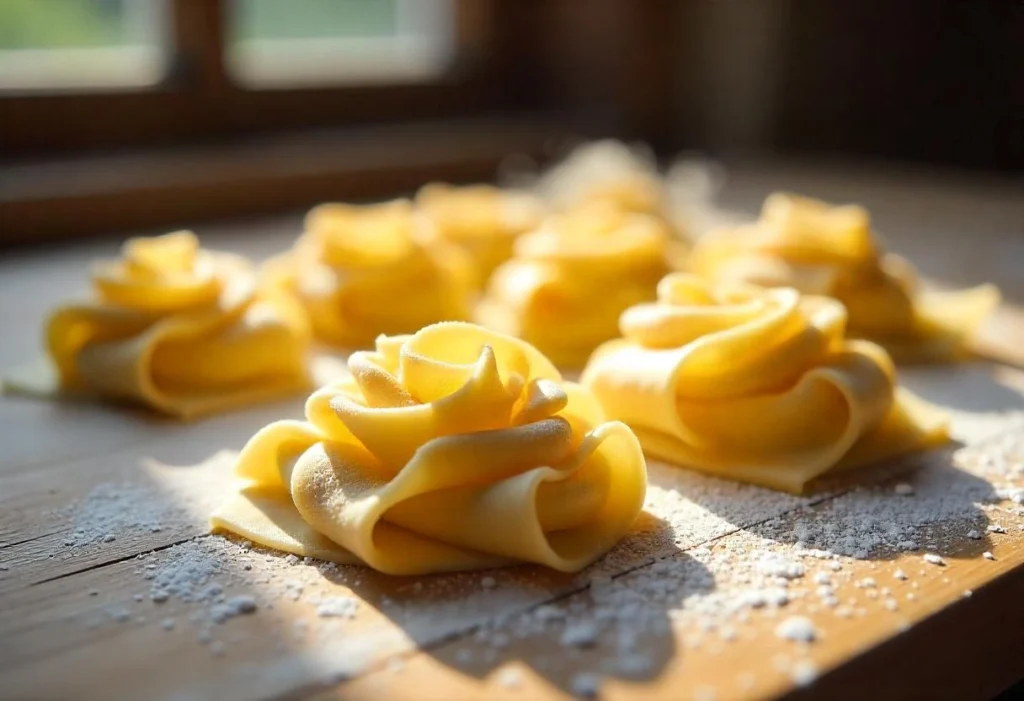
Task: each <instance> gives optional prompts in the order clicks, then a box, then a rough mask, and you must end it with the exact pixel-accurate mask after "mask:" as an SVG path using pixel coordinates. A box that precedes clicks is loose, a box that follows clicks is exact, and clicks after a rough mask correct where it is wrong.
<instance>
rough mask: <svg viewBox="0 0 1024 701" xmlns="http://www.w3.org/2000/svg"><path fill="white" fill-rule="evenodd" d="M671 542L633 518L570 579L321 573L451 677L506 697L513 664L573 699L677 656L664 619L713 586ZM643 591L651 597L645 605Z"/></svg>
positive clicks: (536, 572) (513, 679) (659, 525)
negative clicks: (621, 535)
mask: <svg viewBox="0 0 1024 701" xmlns="http://www.w3.org/2000/svg"><path fill="white" fill-rule="evenodd" d="M671 542H672V533H671V529H670V527H669V525H668V524H667V523H666V522H665V521H662V520H660V519H658V518H656V517H654V516H651V515H650V514H648V513H644V514H643V515H642V516H641V518H640V519H639V521H638V524H637V528H635V529H634V532H633V533H632V534H631V535H630V536H627V538H626V539H625V540H624V541H623V542H622V543H620V544H619V545H618V546H617V547H616V548H615V549H613V550H612V552H610V553H609V554H608V555H607V556H606V557H605V558H604V559H602V560H601V561H599V562H597V563H595V564H594V565H592V566H591V567H590V568H588V569H587V570H585V571H584V572H581V573H579V574H577V575H570V574H562V573H557V572H553V571H551V570H547V569H544V568H539V567H532V566H523V567H516V568H508V569H502V570H491V571H486V572H479V573H462V574H453V575H436V576H431V577H388V576H386V575H380V574H377V573H374V572H370V571H367V572H366V574H365V576H363V577H362V578H361V583H354V582H353V581H352V580H351V576H350V574H348V573H347V572H340V571H339V574H338V576H337V577H336V578H335V577H332V576H331V575H330V574H328V575H326V576H327V577H328V578H329V579H332V580H334V579H337V581H338V583H340V584H344V585H345V586H347V587H349V588H350V589H352V591H353V592H354V593H355V594H356V595H357V596H359V597H360V598H361V599H362V600H363V601H364V602H366V603H367V604H369V605H371V606H374V607H376V608H378V609H379V610H380V611H381V612H382V613H384V614H385V615H386V616H387V617H388V619H389V621H390V622H391V623H394V624H395V625H396V626H398V627H400V628H401V629H402V632H403V633H404V634H405V635H407V636H408V637H409V638H411V639H412V640H413V641H414V642H415V644H416V647H417V649H418V650H419V651H421V652H422V653H425V654H427V655H430V656H431V657H432V658H433V659H434V660H436V661H437V662H440V663H442V664H444V665H445V666H447V667H450V668H451V669H453V670H455V671H457V672H458V673H460V674H464V675H467V676H470V677H473V678H476V679H485V678H487V677H490V676H491V675H492V674H497V675H498V676H497V677H496V679H495V680H492V682H493V683H495V684H497V685H498V686H500V687H507V688H509V689H510V690H511V689H512V688H514V687H515V686H517V685H518V683H519V682H520V679H519V678H518V674H519V673H518V672H514V671H510V668H508V667H507V665H509V664H510V663H514V664H515V666H516V667H518V668H521V667H523V666H525V667H528V668H529V669H531V670H532V671H533V673H535V674H536V675H538V676H540V677H542V678H544V679H545V680H546V681H547V682H548V683H550V684H552V685H553V686H555V687H557V688H559V689H561V690H562V691H564V692H566V693H577V692H579V691H580V685H586V684H587V683H588V681H589V680H590V679H595V678H602V679H606V678H619V679H625V680H632V681H637V682H642V681H650V680H653V679H656V678H657V677H658V676H659V675H660V674H661V673H662V671H663V670H664V668H665V666H666V664H667V663H668V661H669V660H671V659H672V658H673V657H677V656H678V655H679V654H680V650H679V649H678V648H677V647H676V645H675V642H674V638H673V634H672V626H671V620H670V618H669V611H670V610H671V609H672V608H674V607H677V606H678V605H679V604H680V603H681V602H682V600H683V599H685V598H686V597H688V596H692V595H697V594H701V593H704V592H707V591H710V590H711V589H712V588H713V587H714V579H713V577H712V576H711V574H710V573H709V572H708V571H707V569H706V568H705V567H704V566H703V565H702V564H701V563H699V562H697V561H696V560H694V559H693V558H691V557H689V556H688V555H686V554H685V553H682V552H681V551H679V550H678V549H677V548H675V547H674V546H671V545H670V544H671ZM667 563H671V569H672V573H671V575H672V577H673V578H674V579H673V581H672V582H671V586H670V587H669V589H670V590H671V594H672V596H670V597H668V598H666V597H665V596H664V593H665V588H664V586H661V587H659V585H658V582H659V581H661V582H662V584H664V582H665V577H666V573H665V572H660V571H659V568H660V567H661V568H663V567H664V565H665V564H667ZM652 592H654V593H658V592H660V593H661V594H662V596H660V597H659V596H648V594H650V593H652ZM394 672H395V673H400V671H397V670H395V671H394ZM383 673H384V674H390V673H392V671H387V670H386V671H384V672H383ZM348 697H349V696H348V695H346V696H345V698H348Z"/></svg>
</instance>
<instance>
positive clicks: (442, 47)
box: [227, 0, 454, 88]
mask: <svg viewBox="0 0 1024 701" xmlns="http://www.w3.org/2000/svg"><path fill="white" fill-rule="evenodd" d="M230 7H231V17H230V37H229V44H228V54H227V63H228V70H229V72H230V73H231V75H232V76H233V77H234V78H235V79H237V80H238V81H239V82H241V83H243V84H245V85H250V86H253V87H261V88H268V87H294V86H296V85H328V84H354V83H381V82H390V83H395V82H415V81H418V80H424V79H430V78H434V77H436V76H438V75H440V74H441V73H443V72H444V70H445V69H446V68H447V67H448V64H449V62H450V61H451V59H452V58H453V56H454V46H453V38H454V37H453V31H452V8H451V2H450V0H234V2H232V3H231V6H230Z"/></svg>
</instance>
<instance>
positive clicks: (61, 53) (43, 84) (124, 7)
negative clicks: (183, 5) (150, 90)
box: [0, 0, 167, 90]
mask: <svg viewBox="0 0 1024 701" xmlns="http://www.w3.org/2000/svg"><path fill="white" fill-rule="evenodd" d="M166 26H167V16H166V6H165V5H164V4H163V3H162V2H160V1H159V0H4V1H3V2H0V90H52V89H65V90H66V89H84V88H111V87H132V86H145V85H152V84H154V83H156V82H158V81H159V80H160V79H161V78H162V77H163V76H164V75H165V73H166V70H167V61H166V57H167V53H166V50H165V49H166V38H167V37H166V36H165V31H164V30H165V28H166Z"/></svg>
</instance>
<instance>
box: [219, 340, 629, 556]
mask: <svg viewBox="0 0 1024 701" xmlns="http://www.w3.org/2000/svg"><path fill="white" fill-rule="evenodd" d="M349 366H350V368H351V371H352V376H351V378H348V379H345V380H343V381H340V382H338V383H336V384H333V385H329V386H327V387H325V388H323V389H321V390H319V391H317V392H316V393H314V394H313V395H312V396H311V397H310V398H309V401H308V402H307V404H306V421H280V422H278V423H274V424H271V425H270V426H267V427H266V428H264V429H263V430H262V431H260V432H259V433H257V434H256V435H255V436H254V437H253V438H252V439H251V440H250V441H249V443H248V444H247V445H246V446H245V448H244V449H243V450H242V452H241V454H240V456H239V458H238V464H237V476H238V478H239V483H238V490H237V492H236V493H235V494H234V495H233V496H232V497H231V499H230V500H229V501H228V502H227V503H226V504H225V505H224V507H223V508H222V509H221V510H220V511H218V512H217V513H216V514H215V515H214V516H213V519H212V524H213V526H214V528H215V529H217V530H223V531H230V532H233V533H237V534H239V535H242V536H244V537H246V538H249V539H250V540H252V541H254V542H257V543H260V544H262V545H265V546H267V547H271V548H275V549H278V550H283V551H286V552H290V553H294V554H296V555H302V556H311V557H319V558H324V559H328V560H333V561H335V562H339V563H363V564H366V565H368V566H369V567H372V568H373V569H375V570H379V571H381V572H385V573H389V574H425V573H431V572H445V571H456V570H469V569H478V568H485V567H494V566H499V565H507V564H514V563H524V562H532V563H539V564H543V565H547V566H548V567H552V568H554V569H557V570H562V571H567V572H574V571H577V570H579V569H581V568H583V567H585V566H586V565H587V564H589V563H591V562H593V561H594V560H596V559H597V558H598V557H600V556H601V555H602V554H604V553H605V552H606V551H607V550H608V549H609V548H611V547H612V546H613V545H614V544H615V543H616V542H617V541H618V540H619V539H620V538H622V536H623V535H624V534H625V533H626V532H627V530H628V529H629V528H630V526H631V524H632V523H633V521H634V520H635V519H636V517H637V515H638V514H639V512H640V509H641V507H642V505H643V501H644V495H645V492H646V466H645V463H644V458H643V455H642V453H641V450H640V445H639V443H638V442H637V440H636V437H635V436H634V435H633V433H632V432H631V431H630V430H629V429H628V428H627V427H626V426H625V425H624V424H622V423H619V422H614V421H613V422H605V421H604V417H603V414H602V412H601V409H600V407H599V406H598V405H597V403H596V402H595V401H594V398H593V397H592V396H591V395H590V393H589V392H588V391H586V390H585V389H584V388H582V387H580V386H579V385H575V384H573V383H569V382H563V381H562V378H561V376H560V375H559V373H558V371H557V370H556V369H555V367H554V366H553V365H552V364H551V363H550V362H549V361H548V360H547V359H546V358H545V357H544V356H543V355H541V354H540V353H539V352H538V351H537V350H536V349H534V348H532V347H531V346H529V345H528V344H526V343H524V342H523V341H520V340H518V339H515V338H511V337H509V336H505V335H502V334H498V333H494V332H492V331H487V330H485V329H482V328H480V327H477V326H474V325H472V324H467V323H459V322H452V323H443V324H435V325H432V326H428V327H426V328H424V329H422V330H420V331H419V332H417V333H416V334H414V335H411V336H397V337H384V336H382V337H381V338H379V339H378V340H377V348H376V350H375V351H363V352H357V353H354V354H353V355H352V356H351V357H350V360H349Z"/></svg>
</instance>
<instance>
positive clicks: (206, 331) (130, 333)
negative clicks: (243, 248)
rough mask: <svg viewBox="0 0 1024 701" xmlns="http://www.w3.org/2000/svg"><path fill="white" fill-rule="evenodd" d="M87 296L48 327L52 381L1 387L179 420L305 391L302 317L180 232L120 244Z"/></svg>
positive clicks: (21, 377)
mask: <svg viewBox="0 0 1024 701" xmlns="http://www.w3.org/2000/svg"><path fill="white" fill-rule="evenodd" d="M92 283H93V292H94V299H93V300H91V301H89V302H84V303H80V304H70V305H67V306H64V307H61V308H59V309H57V310H56V311H55V312H54V313H53V314H52V315H51V317H50V320H49V322H48V324H47V330H46V345H47V348H48V350H49V355H50V358H51V359H52V361H53V365H54V366H55V369H56V375H55V376H54V374H53V373H52V372H49V371H48V370H47V369H46V368H41V367H37V368H30V369H27V370H25V371H23V372H21V373H18V372H16V373H15V376H14V377H12V378H11V379H9V380H7V381H5V390H8V391H13V392H16V393H22V394H36V395H51V394H55V393H65V394H87V395H98V396H100V397H102V398H106V399H116V400H124V401H130V402H135V403H139V404H144V405H146V406H149V407H151V408H153V409H157V410H159V411H161V412H164V413H167V414H171V415H174V416H178V417H181V418H193V417H196V416H200V415H203V414H208V413H211V412H216V411H222V410H225V409H229V408H232V407H236V406H247V405H250V404H252V403H254V402H257V401H263V400H267V399H271V398H275V397H278V396H282V395H286V394H290V393H293V392H296V391H300V390H303V389H306V388H308V387H309V385H310V382H311V380H310V378H309V374H308V369H307V351H308V349H309V343H310V332H309V327H308V325H307V323H306V320H305V317H304V315H303V313H302V310H301V309H299V308H297V307H295V306H294V305H291V304H289V303H288V302H287V301H285V300H268V299H263V298H260V297H258V296H257V295H256V275H255V272H254V271H253V269H252V267H251V266H250V264H249V263H248V262H247V261H246V260H245V259H243V258H241V257H239V256H235V255H233V254H229V253H220V252H211V251H206V250H202V249H200V247H199V241H198V240H197V239H196V237H195V236H194V235H193V234H192V233H191V232H188V231H179V232H175V233H172V234H167V235H164V236H157V237H153V238H136V239H130V240H129V241H127V242H126V243H125V244H124V246H123V249H122V256H121V258H120V259H118V260H111V261H103V262H100V263H98V264H96V266H95V269H94V272H93V278H92Z"/></svg>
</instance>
